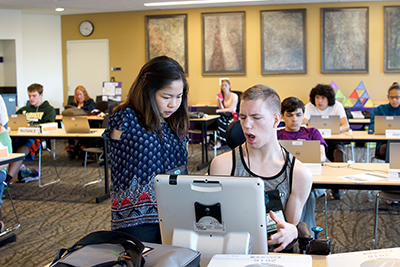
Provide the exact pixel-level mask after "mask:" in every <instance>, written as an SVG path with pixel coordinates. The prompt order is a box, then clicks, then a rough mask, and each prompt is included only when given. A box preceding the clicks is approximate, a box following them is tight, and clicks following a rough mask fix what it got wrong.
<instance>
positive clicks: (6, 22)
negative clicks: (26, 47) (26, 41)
mask: <svg viewBox="0 0 400 267" xmlns="http://www.w3.org/2000/svg"><path fill="white" fill-rule="evenodd" d="M0 25H1V26H0V40H7V41H8V40H14V41H15V57H16V68H17V70H16V83H17V84H16V85H17V90H18V92H20V91H21V88H22V87H21V84H22V81H23V71H22V66H23V60H22V33H21V11H19V10H9V9H0ZM3 49H4V47H3ZM6 80H7V79H6V78H5V77H4V81H3V82H4V83H5V82H6ZM13 82H14V83H15V77H13ZM4 85H9V86H15V84H4ZM25 94H26V93H25ZM18 98H19V95H18Z"/></svg>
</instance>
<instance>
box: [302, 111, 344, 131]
mask: <svg viewBox="0 0 400 267" xmlns="http://www.w3.org/2000/svg"><path fill="white" fill-rule="evenodd" d="M308 124H309V125H310V126H311V127H314V128H317V129H331V133H332V134H340V116H339V115H311V118H310V121H309V123H308Z"/></svg>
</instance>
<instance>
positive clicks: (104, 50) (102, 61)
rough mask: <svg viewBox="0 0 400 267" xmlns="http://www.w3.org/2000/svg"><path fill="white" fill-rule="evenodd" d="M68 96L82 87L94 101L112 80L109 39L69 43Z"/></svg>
mask: <svg viewBox="0 0 400 267" xmlns="http://www.w3.org/2000/svg"><path fill="white" fill-rule="evenodd" d="M67 76H68V95H74V92H75V88H76V87H77V86H78V85H82V86H84V87H85V88H86V90H87V91H88V94H89V96H90V97H91V98H93V99H94V100H95V99H96V96H97V95H101V94H102V86H103V82H104V81H108V80H109V79H110V59H109V47H108V39H96V40H79V41H67Z"/></svg>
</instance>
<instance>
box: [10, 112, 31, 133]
mask: <svg viewBox="0 0 400 267" xmlns="http://www.w3.org/2000/svg"><path fill="white" fill-rule="evenodd" d="M28 126H29V123H28V121H27V120H26V115H24V114H12V115H8V127H10V128H11V131H18V128H19V127H28Z"/></svg>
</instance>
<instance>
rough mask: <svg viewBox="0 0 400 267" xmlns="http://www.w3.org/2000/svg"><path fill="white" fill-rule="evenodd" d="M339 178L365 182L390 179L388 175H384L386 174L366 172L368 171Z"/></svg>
mask: <svg viewBox="0 0 400 267" xmlns="http://www.w3.org/2000/svg"><path fill="white" fill-rule="evenodd" d="M338 178H340V179H343V180H348V181H352V182H355V183H365V182H372V181H379V180H385V179H388V176H387V175H384V174H377V173H373V172H366V173H360V174H354V175H346V176H339V177H338Z"/></svg>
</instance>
